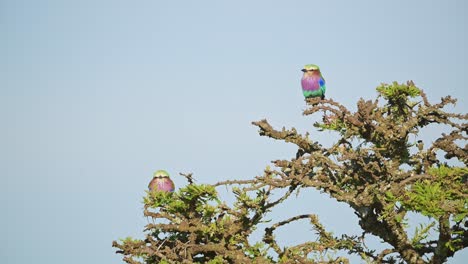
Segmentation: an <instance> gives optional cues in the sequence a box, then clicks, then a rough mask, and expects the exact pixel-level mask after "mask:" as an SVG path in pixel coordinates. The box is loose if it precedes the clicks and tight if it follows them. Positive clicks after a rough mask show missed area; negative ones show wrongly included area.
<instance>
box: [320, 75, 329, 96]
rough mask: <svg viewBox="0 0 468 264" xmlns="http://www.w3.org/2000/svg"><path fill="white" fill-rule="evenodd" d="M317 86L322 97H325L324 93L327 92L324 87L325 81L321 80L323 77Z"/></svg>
mask: <svg viewBox="0 0 468 264" xmlns="http://www.w3.org/2000/svg"><path fill="white" fill-rule="evenodd" d="M319 85H320V91H322V95H325V91H326V90H327V87H326V86H325V80H324V79H323V77H322V78H320V81H319Z"/></svg>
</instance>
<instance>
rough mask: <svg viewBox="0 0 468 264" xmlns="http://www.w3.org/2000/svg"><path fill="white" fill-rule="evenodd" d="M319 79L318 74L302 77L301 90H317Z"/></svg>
mask: <svg viewBox="0 0 468 264" xmlns="http://www.w3.org/2000/svg"><path fill="white" fill-rule="evenodd" d="M319 81H320V75H319V76H316V75H314V76H307V77H302V80H301V84H302V90H306V91H315V90H318V89H319V88H320V84H319Z"/></svg>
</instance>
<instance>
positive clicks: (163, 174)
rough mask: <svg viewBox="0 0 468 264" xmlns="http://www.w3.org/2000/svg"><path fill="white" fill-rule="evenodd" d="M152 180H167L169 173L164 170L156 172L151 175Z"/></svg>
mask: <svg viewBox="0 0 468 264" xmlns="http://www.w3.org/2000/svg"><path fill="white" fill-rule="evenodd" d="M153 177H154V178H169V173H167V171H165V170H158V171H156V172H155V173H154V174H153Z"/></svg>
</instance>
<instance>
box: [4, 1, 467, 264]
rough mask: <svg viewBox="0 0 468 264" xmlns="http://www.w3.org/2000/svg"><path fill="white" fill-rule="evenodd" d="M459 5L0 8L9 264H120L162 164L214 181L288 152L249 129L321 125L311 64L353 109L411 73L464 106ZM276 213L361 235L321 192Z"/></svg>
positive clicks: (327, 138) (27, 4) (289, 236)
mask: <svg viewBox="0 0 468 264" xmlns="http://www.w3.org/2000/svg"><path fill="white" fill-rule="evenodd" d="M467 12H468V4H467V1H463V0H459V1H455V0H454V1H422V0H421V1H406V0H404V1H403V0H399V1H374V0H368V1H279V0H277V1H272V0H268V1H266V0H258V1H251V0H249V1H241V0H239V1H219V0H211V1H157V0H151V1H149V0H140V1H118V0H106V1H95V0H93V1H83V0H81V1H64V0H57V1H45V0H44V1H24V0H11V1H8V0H1V1H0V92H1V94H0V122H1V129H0V146H1V147H0V169H1V172H0V173H1V176H0V177H1V182H2V184H1V185H0V201H1V203H0V204H1V205H0V206H1V207H0V209H1V212H2V213H1V217H0V231H1V232H0V233H1V235H0V258H1V259H2V263H8V264H10V263H11V264H13V263H15V264H16V263H71V264H74V263H122V261H121V255H116V254H114V251H115V249H114V248H111V242H112V240H114V239H118V238H123V237H126V236H128V235H131V236H135V237H141V236H142V230H143V226H144V225H145V224H146V220H145V219H144V218H143V212H142V208H143V205H142V196H143V195H144V191H145V190H146V187H147V184H148V182H149V180H150V179H151V177H152V173H153V172H154V171H155V170H157V169H166V170H167V171H169V173H170V174H171V175H172V176H173V178H174V181H175V182H176V185H177V186H182V185H184V184H185V180H184V179H183V178H182V177H180V176H177V174H178V173H179V172H193V173H194V176H195V177H196V179H198V182H199V183H214V182H216V181H219V180H223V179H239V178H240V179H248V178H252V177H254V176H255V175H258V174H260V173H262V171H263V169H264V168H265V166H266V165H268V164H269V162H270V161H271V160H275V159H279V158H291V157H293V156H294V153H295V148H294V147H293V146H292V145H288V144H285V143H281V142H276V141H273V140H270V139H267V138H264V137H260V136H258V134H257V129H256V128H255V127H253V126H252V125H250V122H251V121H255V120H259V119H262V118H268V120H269V121H270V122H271V123H272V124H273V125H274V126H275V127H279V128H280V127H282V126H286V127H292V126H294V127H296V128H297V129H298V130H299V131H301V132H304V131H306V130H313V129H312V123H313V121H314V120H316V119H317V118H320V117H317V118H316V117H304V116H302V114H301V113H302V110H303V109H305V104H304V101H303V97H302V94H301V90H300V81H299V80H300V77H301V72H300V69H301V67H302V66H303V65H304V64H308V63H314V64H318V65H319V66H320V67H321V69H322V72H323V75H324V77H325V79H326V81H327V89H328V90H327V97H329V98H333V99H334V100H336V101H339V102H341V103H343V104H344V105H346V106H348V107H349V108H351V109H355V102H356V101H357V100H358V98H360V97H364V98H367V99H370V98H373V97H375V95H376V92H375V87H376V86H377V85H378V84H380V83H381V82H391V81H394V80H396V81H406V80H410V79H412V80H414V82H415V83H416V84H417V85H418V86H420V87H421V88H423V89H424V90H425V91H426V93H427V94H428V96H429V99H430V100H431V101H433V102H435V101H436V100H439V98H440V97H441V96H445V95H452V96H453V97H456V98H458V99H459V102H458V104H457V106H456V107H455V110H456V111H458V112H464V113H466V112H467V110H468V107H467V103H468V102H467V94H468V92H467V88H466V83H467V82H468V51H467V48H466V47H468V38H467V35H468V30H467V26H468V18H467V15H466V14H467ZM431 133H432V134H434V135H435V134H436V133H435V132H433V131H432V132H429V133H428V135H427V137H429V136H430V135H429V134H431ZM424 137H425V135H422V138H424ZM311 138H312V139H313V140H318V141H321V142H322V143H324V144H327V143H330V142H332V140H334V139H336V136H334V135H333V134H329V133H322V134H320V133H317V132H314V133H312V134H311ZM226 199H227V198H226ZM278 210H279V211H278V212H277V213H276V214H277V215H276V217H278V218H281V219H283V218H286V217H288V216H290V215H292V214H295V213H297V212H299V211H300V212H301V213H302V212H314V213H318V214H319V215H320V216H321V220H322V222H323V223H325V225H326V227H328V228H330V229H331V230H333V231H334V232H335V234H341V233H344V232H351V233H355V234H359V228H358V227H357V218H356V217H355V216H354V214H353V213H352V211H351V210H350V209H349V207H347V206H346V205H343V204H337V203H336V202H334V201H333V200H331V199H329V198H327V197H325V196H323V195H320V194H319V193H317V192H314V191H312V190H310V191H308V192H304V191H303V192H302V193H301V195H300V196H299V197H298V198H295V199H294V200H293V201H292V202H290V203H289V205H287V206H286V205H285V206H282V207H280V208H278ZM309 229H310V228H307V230H309ZM304 232H309V231H304V230H301V229H300V228H299V227H295V228H293V229H292V231H290V232H284V233H283V234H279V236H282V238H283V239H284V241H285V243H289V242H290V243H294V242H297V241H302V240H304V239H309V238H310V237H304V235H303V234H304ZM311 234H312V233H311ZM311 236H312V235H311ZM374 242H375V243H374V245H375V246H377V244H376V243H377V241H374ZM467 258H468V253H467V250H465V251H463V252H461V253H458V255H456V256H455V258H452V259H450V261H449V263H463V259H465V260H466V259H467Z"/></svg>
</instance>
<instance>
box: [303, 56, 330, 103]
mask: <svg viewBox="0 0 468 264" xmlns="http://www.w3.org/2000/svg"><path fill="white" fill-rule="evenodd" d="M302 71H303V72H304V75H303V76H302V80H301V85H302V93H303V94H304V97H305V98H312V97H320V98H322V99H324V98H325V90H326V87H325V79H323V76H322V73H321V72H320V68H319V67H318V66H317V65H314V64H307V65H305V66H304V69H302Z"/></svg>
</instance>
